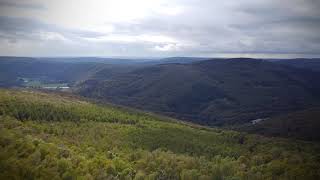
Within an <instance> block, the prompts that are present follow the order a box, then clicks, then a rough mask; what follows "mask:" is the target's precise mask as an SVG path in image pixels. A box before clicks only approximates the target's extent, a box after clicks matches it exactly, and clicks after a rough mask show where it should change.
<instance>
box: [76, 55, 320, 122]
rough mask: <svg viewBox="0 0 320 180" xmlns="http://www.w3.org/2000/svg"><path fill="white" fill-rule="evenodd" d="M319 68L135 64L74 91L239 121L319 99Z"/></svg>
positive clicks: (182, 114)
mask: <svg viewBox="0 0 320 180" xmlns="http://www.w3.org/2000/svg"><path fill="white" fill-rule="evenodd" d="M319 77H320V73H315V72H310V71H309V70H304V69H296V68H293V67H289V66H286V65H279V64H276V63H271V62H266V61H262V60H255V59H228V60H209V61H202V62H196V63H192V64H163V65H155V66H149V67H145V68H140V69H138V70H135V71H132V72H129V73H126V74H122V75H121V76H115V77H113V78H111V79H108V78H105V79H104V80H103V79H96V78H92V79H89V80H87V81H86V82H84V83H82V84H80V85H79V86H78V93H79V94H81V95H84V96H87V97H93V98H98V99H104V100H106V101H111V102H114V103H117V104H123V105H129V106H134V107H137V108H141V109H147V110H150V111H154V112H160V113H163V114H166V115H170V116H173V117H178V118H181V119H186V120H189V121H193V122H197V123H201V124H209V125H231V124H242V123H245V122H249V121H251V120H253V119H257V118H265V117H270V116H273V115H277V114H285V113H288V112H291V111H296V110H300V109H304V108H307V107H311V106H313V105H314V104H319V102H320V101H319V97H320V96H319V95H320V93H319V92H320V85H319V83H318V78H319Z"/></svg>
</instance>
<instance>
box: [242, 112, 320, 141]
mask: <svg viewBox="0 0 320 180" xmlns="http://www.w3.org/2000/svg"><path fill="white" fill-rule="evenodd" d="M239 129H240V130H243V131H247V132H250V133H258V134H262V135H267V136H281V137H290V138H296V139H302V140H308V141H320V108H310V109H307V110H302V111H297V112H293V113H289V114H286V115H282V116H277V117H273V118H268V119H265V120H261V121H260V122H258V123H255V124H250V125H246V126H243V127H241V128H239Z"/></svg>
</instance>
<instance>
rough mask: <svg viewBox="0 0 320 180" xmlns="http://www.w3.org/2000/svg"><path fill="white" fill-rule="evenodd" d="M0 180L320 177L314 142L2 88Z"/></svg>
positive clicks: (0, 104) (0, 99)
mask: <svg viewBox="0 0 320 180" xmlns="http://www.w3.org/2000/svg"><path fill="white" fill-rule="evenodd" d="M0 113H1V116H0V170H1V172H2V173H1V174H0V178H1V179H42V178H45V179H190V178H192V179H294V178H297V179H319V177H320V174H319V172H318V169H319V168H320V163H319V161H318V152H319V149H320V146H319V144H316V143H307V142H302V141H291V140H290V141H289V140H285V139H279V138H264V137H260V136H255V135H247V134H244V133H238V132H233V131H224V130H219V129H211V128H204V127H201V126H194V125H190V124H183V123H180V122H178V121H173V120H170V119H162V118H159V117H154V116H150V115H146V114H143V113H137V112H134V111H127V110H125V109H118V108H115V107H112V106H98V105H95V104H92V103H90V102H87V101H84V100H80V99H78V98H76V97H72V96H70V95H58V94H46V93H41V92H34V91H8V90H0Z"/></svg>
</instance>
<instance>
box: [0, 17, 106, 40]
mask: <svg viewBox="0 0 320 180" xmlns="http://www.w3.org/2000/svg"><path fill="white" fill-rule="evenodd" d="M40 32H51V33H59V34H61V35H63V36H65V37H66V38H70V39H76V38H88V37H99V36H102V35H104V34H103V33H99V32H94V31H84V30H79V29H70V28H64V27H60V26H57V25H53V24H47V23H44V22H41V21H37V20H34V19H28V18H16V17H7V16H0V34H1V36H0V38H2V39H9V40H11V41H12V42H17V41H19V40H21V39H22V40H23V39H27V40H39V37H38V36H37V35H38V34H39V33H40Z"/></svg>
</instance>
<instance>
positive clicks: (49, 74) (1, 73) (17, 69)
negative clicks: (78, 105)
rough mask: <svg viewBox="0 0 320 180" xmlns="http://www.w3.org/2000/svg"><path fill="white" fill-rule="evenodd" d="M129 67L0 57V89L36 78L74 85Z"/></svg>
mask: <svg viewBox="0 0 320 180" xmlns="http://www.w3.org/2000/svg"><path fill="white" fill-rule="evenodd" d="M129 69H130V68H129V65H116V64H105V63H97V62H82V61H80V62H75V61H72V60H70V61H65V60H63V59H60V60H57V59H38V58H25V57H0V87H11V86H19V85H20V82H19V78H37V79H42V80H44V81H53V82H56V81H61V82H67V83H76V82H79V81H83V80H86V79H88V78H89V77H91V76H92V75H95V74H96V73H97V72H99V71H102V70H103V71H107V72H108V73H107V74H105V76H106V77H109V76H111V75H113V74H116V73H120V72H127V71H128V70H129Z"/></svg>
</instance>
